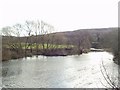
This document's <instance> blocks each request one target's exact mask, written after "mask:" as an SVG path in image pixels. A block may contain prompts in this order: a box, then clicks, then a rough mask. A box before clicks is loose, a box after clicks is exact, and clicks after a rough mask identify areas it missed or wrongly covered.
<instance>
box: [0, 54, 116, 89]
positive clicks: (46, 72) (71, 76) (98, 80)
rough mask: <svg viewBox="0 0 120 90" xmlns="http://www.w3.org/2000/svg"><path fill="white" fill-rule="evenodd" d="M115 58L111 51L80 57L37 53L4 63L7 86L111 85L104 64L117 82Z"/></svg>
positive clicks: (83, 86)
mask: <svg viewBox="0 0 120 90" xmlns="http://www.w3.org/2000/svg"><path fill="white" fill-rule="evenodd" d="M112 59H113V55H112V54H111V53H108V52H89V53H87V54H82V55H80V56H78V55H72V56H64V57H62V56H58V57H46V56H38V57H36V56H34V57H28V58H23V59H17V60H10V61H6V62H3V79H2V81H3V87H7V88H8V87H9V88H74V87H75V88H102V87H105V86H108V87H110V86H109V85H108V84H107V82H106V81H105V79H104V78H103V75H102V74H101V69H102V70H103V71H104V69H103V67H102V65H103V64H104V66H105V68H106V70H107V73H108V74H109V76H110V77H111V80H113V81H114V82H116V84H117V78H116V77H117V75H118V66H117V65H116V64H114V63H113V61H112ZM102 62H103V64H101V63H102ZM100 66H101V69H100ZM102 83H103V84H104V85H105V86H104V85H103V84H102Z"/></svg>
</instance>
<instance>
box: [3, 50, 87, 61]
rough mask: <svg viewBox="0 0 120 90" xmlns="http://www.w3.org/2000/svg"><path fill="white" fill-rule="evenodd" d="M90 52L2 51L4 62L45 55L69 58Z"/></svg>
mask: <svg viewBox="0 0 120 90" xmlns="http://www.w3.org/2000/svg"><path fill="white" fill-rule="evenodd" d="M88 51H89V50H78V49H76V48H62V49H48V50H47V49H46V50H42V49H39V50H37V51H36V50H34V49H33V50H32V51H31V50H30V49H27V50H26V52H25V50H13V49H8V48H4V49H3V50H2V61H5V60H11V59H18V58H23V57H32V56H33V55H44V56H67V55H76V54H79V55H80V54H82V53H87V52H88Z"/></svg>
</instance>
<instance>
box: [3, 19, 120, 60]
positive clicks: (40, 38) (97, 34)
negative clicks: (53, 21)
mask: <svg viewBox="0 0 120 90" xmlns="http://www.w3.org/2000/svg"><path fill="white" fill-rule="evenodd" d="M1 31H2V57H3V60H9V59H13V58H21V57H27V56H32V55H47V56H61V55H62V56H63V55H64V56H65V55H72V54H82V53H83V52H89V51H90V48H98V49H100V48H102V49H105V50H108V51H111V52H113V54H114V56H115V58H114V60H115V61H116V58H118V56H119V55H118V29H117V28H98V29H80V30H75V31H67V32H57V33H53V31H55V28H54V27H53V26H52V25H50V24H47V23H46V22H43V21H26V22H25V23H24V24H16V25H14V26H7V27H3V28H2V29H1Z"/></svg>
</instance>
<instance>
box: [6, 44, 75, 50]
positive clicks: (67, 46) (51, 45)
mask: <svg viewBox="0 0 120 90" xmlns="http://www.w3.org/2000/svg"><path fill="white" fill-rule="evenodd" d="M16 45H18V46H19V44H16ZM21 45H22V49H25V43H22V44H21ZM31 46H32V49H36V44H35V43H34V44H32V45H31ZM31 46H30V45H29V44H27V45H26V47H27V49H30V47H31ZM6 47H7V48H8V47H9V48H11V47H10V46H8V45H7V46H6ZM72 47H74V45H56V44H48V49H53V48H56V49H61V48H72ZM38 49H43V46H42V44H38ZM44 49H47V44H44Z"/></svg>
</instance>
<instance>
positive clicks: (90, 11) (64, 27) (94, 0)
mask: <svg viewBox="0 0 120 90" xmlns="http://www.w3.org/2000/svg"><path fill="white" fill-rule="evenodd" d="M118 1H119V0H1V1H0V11H1V13H0V28H2V27H4V26H12V25H14V24H16V23H21V24H23V23H24V22H25V21H26V20H43V21H45V22H47V23H49V24H51V25H53V26H54V27H55V29H56V31H69V30H76V29H84V28H107V27H117V26H118Z"/></svg>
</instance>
